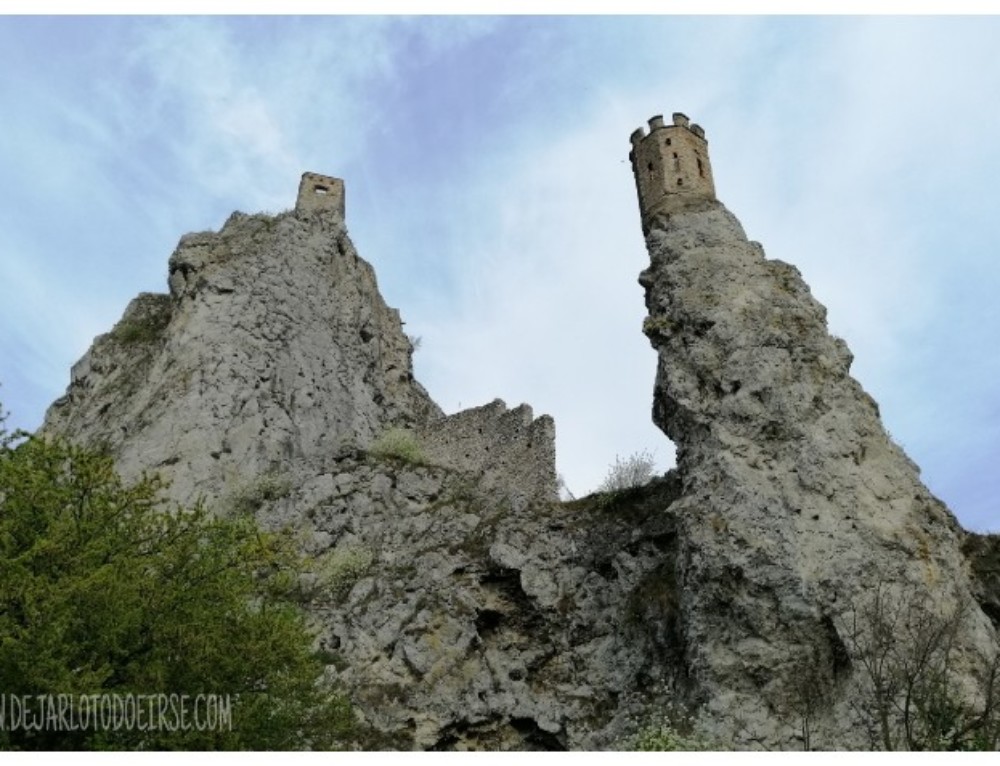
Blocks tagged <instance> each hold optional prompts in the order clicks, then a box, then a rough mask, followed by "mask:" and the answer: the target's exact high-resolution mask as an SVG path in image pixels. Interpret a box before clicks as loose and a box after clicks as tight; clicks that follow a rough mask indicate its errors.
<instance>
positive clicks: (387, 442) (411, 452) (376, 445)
mask: <svg viewBox="0 0 1000 766" xmlns="http://www.w3.org/2000/svg"><path fill="white" fill-rule="evenodd" d="M368 454H369V455H373V456H375V457H378V458H396V459H397V460H402V461H403V462H404V463H423V462H424V453H423V449H421V447H420V442H419V441H418V440H417V436H416V434H414V433H413V432H412V431H408V430H406V429H405V428H390V429H389V430H388V431H386V432H385V433H383V434H382V435H381V436H379V437H378V438H377V439H376V440H375V441H374V442H373V443H372V445H371V447H369V448H368Z"/></svg>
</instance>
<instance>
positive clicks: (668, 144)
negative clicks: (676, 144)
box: [667, 138, 670, 146]
mask: <svg viewBox="0 0 1000 766" xmlns="http://www.w3.org/2000/svg"><path fill="white" fill-rule="evenodd" d="M667 146H670V139H669V138H668V139H667Z"/></svg>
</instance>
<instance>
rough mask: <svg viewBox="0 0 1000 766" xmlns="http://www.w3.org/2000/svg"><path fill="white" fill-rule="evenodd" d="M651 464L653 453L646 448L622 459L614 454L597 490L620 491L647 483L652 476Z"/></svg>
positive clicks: (652, 463)
mask: <svg viewBox="0 0 1000 766" xmlns="http://www.w3.org/2000/svg"><path fill="white" fill-rule="evenodd" d="M653 466H654V461H653V455H652V453H650V452H649V451H648V450H643V451H642V452H636V453H634V454H632V455H629V456H628V457H627V458H625V459H624V460H622V459H621V458H620V457H618V456H617V455H615V463H614V465H612V466H611V468H609V469H608V475H607V476H605V477H604V481H602V482H601V486H600V487H598V488H597V491H598V492H621V491H623V490H628V489H635V488H636V487H641V486H643V485H644V484H648V483H649V480H650V479H652V478H653Z"/></svg>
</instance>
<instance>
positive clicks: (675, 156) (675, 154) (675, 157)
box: [674, 152, 677, 160]
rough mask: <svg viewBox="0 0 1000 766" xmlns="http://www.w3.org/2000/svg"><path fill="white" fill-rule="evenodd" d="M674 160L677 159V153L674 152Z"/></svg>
mask: <svg viewBox="0 0 1000 766" xmlns="http://www.w3.org/2000/svg"><path fill="white" fill-rule="evenodd" d="M674 159H675V160H676V159H677V152H674Z"/></svg>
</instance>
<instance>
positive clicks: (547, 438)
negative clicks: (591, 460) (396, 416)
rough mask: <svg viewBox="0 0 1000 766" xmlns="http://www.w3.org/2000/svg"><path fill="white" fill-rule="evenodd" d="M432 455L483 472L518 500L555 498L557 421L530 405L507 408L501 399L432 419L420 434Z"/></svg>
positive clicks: (482, 478)
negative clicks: (533, 410)
mask: <svg viewBox="0 0 1000 766" xmlns="http://www.w3.org/2000/svg"><path fill="white" fill-rule="evenodd" d="M421 444H422V446H423V447H424V452H425V454H426V457H427V459H428V460H429V461H430V462H432V463H436V464H438V465H443V466H446V467H448V468H452V469H454V470H457V471H461V472H463V473H467V474H471V475H474V476H476V477H478V482H479V485H480V486H481V487H488V488H491V489H498V490H501V491H503V492H505V493H506V494H507V496H508V497H509V498H510V500H511V501H512V502H513V503H515V505H517V506H520V505H523V504H524V503H527V502H529V501H531V500H555V499H556V498H557V497H558V493H557V491H556V446H555V423H554V422H553V420H552V418H551V417H549V416H548V415H542V416H540V417H538V418H536V417H534V414H533V412H532V410H531V407H529V406H528V405H527V404H522V405H521V406H520V407H515V408H514V409H512V410H508V409H507V405H506V404H504V402H503V401H502V400H501V399H495V400H494V401H492V402H490V403H489V404H484V405H483V406H481V407H473V408H472V409H468V410H463V411H462V412H458V413H456V414H454V415H449V416H447V417H443V418H440V419H438V420H435V421H432V422H431V423H429V424H428V425H427V427H426V429H425V431H424V432H423V433H422V434H421Z"/></svg>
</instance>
